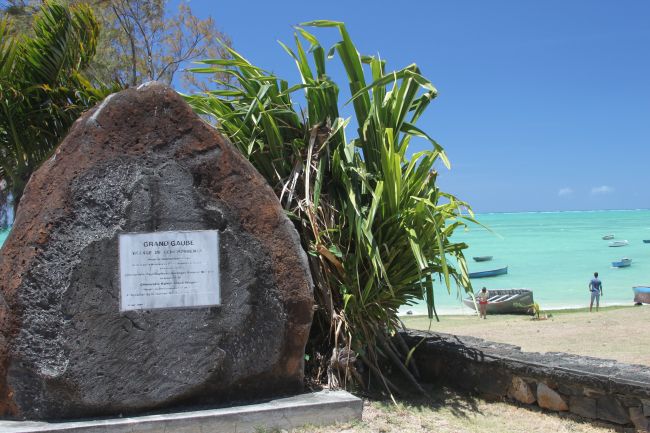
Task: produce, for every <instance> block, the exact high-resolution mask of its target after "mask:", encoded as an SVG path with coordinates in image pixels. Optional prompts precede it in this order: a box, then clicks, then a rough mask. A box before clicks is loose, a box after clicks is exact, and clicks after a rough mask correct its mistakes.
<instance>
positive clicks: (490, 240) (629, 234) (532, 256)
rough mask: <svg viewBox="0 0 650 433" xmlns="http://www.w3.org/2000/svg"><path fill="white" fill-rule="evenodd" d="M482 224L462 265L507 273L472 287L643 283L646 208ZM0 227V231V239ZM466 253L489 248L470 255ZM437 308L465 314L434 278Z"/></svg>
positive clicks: (557, 304) (621, 295)
mask: <svg viewBox="0 0 650 433" xmlns="http://www.w3.org/2000/svg"><path fill="white" fill-rule="evenodd" d="M477 219H478V220H479V221H480V222H481V223H482V224H484V225H486V226H487V227H489V229H490V230H486V229H484V228H482V227H480V226H476V225H472V226H471V227H470V229H469V230H468V231H464V232H463V231H457V232H456V234H455V235H454V238H455V239H456V240H458V241H464V242H466V243H467V244H468V245H469V248H468V249H467V250H466V253H465V254H466V257H467V263H468V266H469V269H470V272H474V271H481V270H487V269H493V268H499V267H503V266H508V274H507V275H501V276H497V277H492V278H481V279H473V280H472V284H473V286H474V289H475V290H477V289H479V288H481V287H483V286H485V287H487V288H488V289H503V288H529V289H532V290H533V294H534V298H535V301H536V302H538V303H539V304H540V306H541V307H542V309H556V308H572V307H584V306H588V304H589V292H588V285H589V281H590V280H591V278H592V275H593V273H594V272H598V273H599V274H600V279H601V280H602V282H603V292H604V296H603V297H602V298H601V305H630V304H632V299H633V292H632V286H636V285H641V284H650V244H644V243H643V239H650V210H630V211H589V212H530V213H493V214H482V215H477ZM7 234H8V232H7V231H4V232H0V244H2V243H3V242H4V240H5V239H6V237H7ZM606 234H614V235H615V239H616V240H623V239H625V240H627V241H629V245H627V246H625V247H619V248H612V247H609V246H608V245H609V242H610V241H604V240H602V239H601V238H602V236H604V235H606ZM474 256H494V258H493V259H492V261H489V262H483V263H477V262H474V260H472V257H474ZM623 257H628V258H630V259H632V266H630V267H629V268H621V269H618V268H612V265H611V262H612V261H614V260H620V259H621V258H623ZM435 300H436V308H437V311H438V313H439V314H463V313H465V314H470V313H471V312H472V310H470V309H469V308H467V307H465V306H464V305H463V304H462V302H461V297H460V296H458V294H457V290H456V288H455V287H452V290H451V294H448V293H447V290H446V289H445V288H444V286H443V285H442V284H441V283H437V284H436V285H435ZM408 310H411V311H412V312H413V313H415V314H426V307H425V305H424V304H418V305H412V306H404V307H403V308H402V311H403V312H406V311H408Z"/></svg>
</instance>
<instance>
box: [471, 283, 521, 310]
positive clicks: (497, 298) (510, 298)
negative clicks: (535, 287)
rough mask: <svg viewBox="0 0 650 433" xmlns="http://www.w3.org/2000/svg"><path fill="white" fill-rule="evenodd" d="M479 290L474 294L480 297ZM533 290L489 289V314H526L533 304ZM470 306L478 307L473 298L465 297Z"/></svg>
mask: <svg viewBox="0 0 650 433" xmlns="http://www.w3.org/2000/svg"><path fill="white" fill-rule="evenodd" d="M478 295H479V292H476V294H475V295H474V296H476V297H478ZM533 302H534V301H533V291H532V290H530V289H494V290H488V304H487V313H488V314H526V313H529V312H530V308H531V305H532V304H533ZM463 303H464V304H465V305H467V306H468V307H469V308H472V309H474V308H476V306H477V305H476V304H478V301H477V303H476V304H474V300H473V299H472V298H466V299H463Z"/></svg>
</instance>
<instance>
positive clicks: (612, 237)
mask: <svg viewBox="0 0 650 433" xmlns="http://www.w3.org/2000/svg"><path fill="white" fill-rule="evenodd" d="M611 239H614V235H605V236H603V240H604V241H608V240H611Z"/></svg>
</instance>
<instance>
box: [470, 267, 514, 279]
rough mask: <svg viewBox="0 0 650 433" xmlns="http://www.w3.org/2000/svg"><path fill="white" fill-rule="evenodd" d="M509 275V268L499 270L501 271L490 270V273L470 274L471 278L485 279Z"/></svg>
mask: <svg viewBox="0 0 650 433" xmlns="http://www.w3.org/2000/svg"><path fill="white" fill-rule="evenodd" d="M507 273H508V267H507V266H506V267H505V268H499V269H490V270H489V271H479V272H470V273H469V277H470V278H485V277H496V276H497V275H504V274H507Z"/></svg>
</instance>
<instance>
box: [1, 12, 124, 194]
mask: <svg viewBox="0 0 650 433" xmlns="http://www.w3.org/2000/svg"><path fill="white" fill-rule="evenodd" d="M10 26H11V21H10V20H9V19H4V20H2V21H0V178H1V179H3V180H4V181H5V182H6V184H7V187H8V189H7V190H6V191H10V192H11V193H12V194H13V197H14V200H15V202H16V203H17V202H18V201H19V199H20V196H21V195H22V191H23V188H24V187H25V184H26V183H27V180H28V179H29V176H30V175H31V173H32V172H33V171H34V170H35V169H36V168H37V167H38V165H39V164H40V163H41V162H42V161H43V160H44V159H46V158H47V157H48V156H49V154H50V153H51V151H52V149H54V147H55V146H56V145H57V144H58V143H59V141H60V140H61V139H62V138H63V136H64V135H65V133H66V132H67V130H68V128H69V127H70V126H71V125H72V123H73V122H74V121H75V120H76V119H77V117H79V115H80V114H81V112H82V111H83V110H85V109H87V108H88V107H90V106H92V105H94V104H95V103H96V102H97V101H99V100H101V99H103V98H104V97H105V96H106V95H107V94H108V93H110V92H111V91H113V90H115V89H114V88H107V87H105V86H98V85H96V84H94V83H91V82H90V81H89V80H88V79H87V78H86V77H85V76H84V74H83V70H84V68H86V66H87V65H88V64H89V62H90V60H91V59H92V57H93V55H94V54H95V48H96V44H97V38H98V35H99V27H98V25H97V21H96V19H95V17H94V15H93V13H92V10H91V9H90V8H89V7H88V6H86V5H83V4H80V5H77V6H71V7H67V6H63V5H60V4H58V3H55V2H46V3H45V4H44V5H43V6H42V8H41V10H40V12H39V13H38V15H37V17H36V19H35V20H34V23H33V27H34V29H33V36H31V37H26V36H16V35H12V32H11V31H10Z"/></svg>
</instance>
